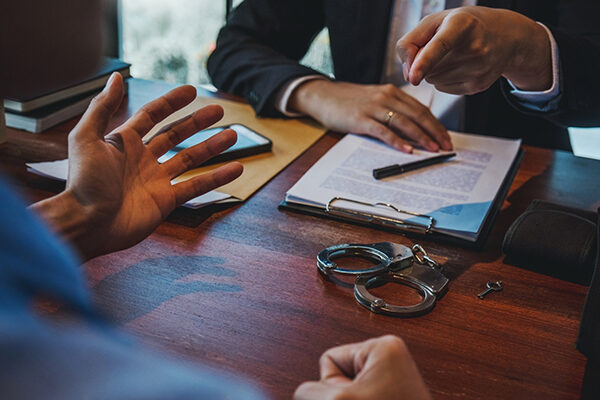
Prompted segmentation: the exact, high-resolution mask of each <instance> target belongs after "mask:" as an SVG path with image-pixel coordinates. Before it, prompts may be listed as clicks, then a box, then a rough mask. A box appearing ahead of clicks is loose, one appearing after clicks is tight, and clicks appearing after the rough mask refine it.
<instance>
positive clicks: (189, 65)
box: [120, 0, 333, 85]
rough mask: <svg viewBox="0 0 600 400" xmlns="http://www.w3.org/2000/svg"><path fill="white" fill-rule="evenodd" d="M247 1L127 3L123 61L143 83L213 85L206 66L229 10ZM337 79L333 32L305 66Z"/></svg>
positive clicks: (124, 5) (122, 9) (321, 37)
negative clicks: (333, 54) (332, 40)
mask: <svg viewBox="0 0 600 400" xmlns="http://www.w3.org/2000/svg"><path fill="white" fill-rule="evenodd" d="M241 2H242V1H241V0H231V1H225V0H170V1H168V2H167V1H164V0H121V6H120V15H121V19H120V26H121V27H122V32H121V49H120V50H121V53H120V54H121V58H123V59H124V60H125V61H127V62H129V63H131V64H132V67H131V72H132V75H133V76H135V77H137V78H146V79H157V80H164V81H168V82H172V83H191V84H194V85H202V84H208V83H210V78H209V77H208V74H207V72H206V60H207V58H208V56H209V54H210V53H211V52H212V50H213V49H214V48H215V41H216V38H217V34H218V33H219V29H220V28H221V26H222V25H223V24H224V23H225V17H226V10H227V6H228V4H230V5H231V6H232V7H235V6H237V5H238V4H239V3H241ZM302 62H303V63H304V64H307V65H310V66H311V67H313V68H316V69H317V70H319V71H321V72H324V73H327V74H331V72H332V70H333V68H332V64H331V56H330V52H329V36H328V34H327V31H326V30H324V31H323V32H321V34H320V35H319V37H318V38H317V40H316V41H315V43H314V45H313V46H312V48H311V49H310V52H309V53H308V54H307V55H306V57H305V58H304V59H303V60H302Z"/></svg>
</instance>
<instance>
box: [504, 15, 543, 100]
mask: <svg viewBox="0 0 600 400" xmlns="http://www.w3.org/2000/svg"><path fill="white" fill-rule="evenodd" d="M520 17H522V18H525V19H526V26H527V28H526V29H524V30H523V31H522V32H523V34H522V35H520V36H519V37H517V38H515V42H516V45H515V49H514V51H513V54H514V56H513V59H512V62H511V63H509V65H508V67H507V70H506V71H505V73H503V74H502V76H503V77H505V78H506V79H508V80H509V81H511V82H512V83H513V85H515V86H516V87H517V88H518V89H519V90H523V91H539V92H541V91H545V90H548V89H550V88H551V87H552V82H553V75H552V49H551V44H550V38H549V36H548V33H547V31H546V29H545V28H544V27H543V26H541V25H540V24H538V23H536V22H535V21H532V20H530V19H529V18H526V17H523V16H520ZM523 38H528V39H527V40H523Z"/></svg>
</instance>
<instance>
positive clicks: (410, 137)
mask: <svg viewBox="0 0 600 400" xmlns="http://www.w3.org/2000/svg"><path fill="white" fill-rule="evenodd" d="M289 106H290V109H292V110H294V111H297V112H300V113H302V114H305V115H309V116H311V117H313V118H314V119H316V120H317V121H319V122H320V123H322V124H323V125H324V126H325V127H327V128H328V129H331V130H334V131H337V132H343V133H345V132H352V133H358V134H362V135H369V136H372V137H375V138H377V139H379V140H381V141H383V142H385V143H387V144H389V145H390V146H392V147H394V148H396V149H398V150H400V151H403V152H405V153H410V152H412V150H413V145H414V144H416V145H418V146H420V147H423V148H424V149H427V150H429V151H437V150H439V149H440V148H441V149H443V150H451V149H452V143H451V141H450V136H449V135H448V132H447V131H446V129H445V128H444V126H443V125H442V124H441V123H440V122H439V121H438V120H437V119H436V118H435V117H434V116H433V115H432V114H431V112H430V111H429V109H428V108H427V107H425V106H424V105H423V104H421V103H419V102H418V101H417V100H415V99H414V98H412V97H411V96H409V95H407V94H406V93H404V92H403V91H402V90H400V89H399V88H397V87H396V86H394V85H358V84H354V83H346V82H331V81H329V80H324V79H315V80H310V81H307V82H305V83H303V84H301V85H300V86H299V87H298V88H297V89H296V90H294V92H293V93H292V95H291V97H290V101H289ZM390 113H391V114H390Z"/></svg>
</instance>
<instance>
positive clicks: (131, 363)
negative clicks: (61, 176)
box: [0, 179, 264, 400]
mask: <svg viewBox="0 0 600 400" xmlns="http://www.w3.org/2000/svg"><path fill="white" fill-rule="evenodd" d="M0 199H1V202H2V206H1V207H0V221H2V222H1V224H0V393H1V395H2V398H6V399H34V398H43V399H62V400H65V399H189V398H201V399H249V400H254V399H263V398H264V397H263V396H262V395H261V394H260V393H259V392H257V391H256V390H255V389H254V388H252V387H251V386H249V385H247V384H245V383H243V382H241V381H240V380H239V378H237V377H234V376H227V375H226V374H223V373H220V372H216V371H212V370H210V369H208V368H202V367H199V366H193V365H187V364H183V363H181V362H176V361H174V360H171V359H169V358H168V357H166V356H162V355H160V354H157V353H153V352H151V351H148V350H146V349H144V348H143V347H142V346H140V345H138V344H137V343H135V341H134V340H133V339H131V338H130V337H128V336H126V335H124V334H122V333H120V332H118V331H117V330H116V329H114V328H113V327H111V326H110V325H108V324H107V323H105V322H104V321H103V320H102V319H101V318H100V317H99V316H98V314H96V312H95V310H94V307H93V305H92V303H91V300H90V295H89V292H88V291H87V288H86V286H85V282H84V279H83V277H82V274H81V272H80V269H79V265H78V262H77V259H76V258H75V257H74V255H73V253H72V252H71V251H70V249H68V248H67V246H66V245H65V244H64V243H61V242H60V241H59V239H58V238H57V237H55V236H54V235H52V234H51V233H50V232H49V230H48V229H47V228H46V227H45V226H44V225H43V223H42V222H41V221H40V220H39V219H38V218H36V217H35V216H34V215H32V214H31V213H30V212H29V211H28V210H27V209H26V208H25V207H24V205H23V202H22V201H21V200H20V199H18V198H17V197H16V196H15V195H14V193H12V192H11V190H10V189H9V188H8V186H7V184H6V183H5V182H4V181H3V180H2V179H0ZM42 294H43V295H45V296H50V297H52V298H54V299H56V300H58V301H60V302H61V303H62V304H64V305H65V306H67V307H66V308H67V309H69V310H71V311H70V314H69V316H68V317H66V318H60V321H58V320H52V319H51V318H44V317H41V316H38V315H36V314H35V313H34V312H33V310H32V307H31V303H32V301H33V299H34V298H35V297H36V296H39V295H42Z"/></svg>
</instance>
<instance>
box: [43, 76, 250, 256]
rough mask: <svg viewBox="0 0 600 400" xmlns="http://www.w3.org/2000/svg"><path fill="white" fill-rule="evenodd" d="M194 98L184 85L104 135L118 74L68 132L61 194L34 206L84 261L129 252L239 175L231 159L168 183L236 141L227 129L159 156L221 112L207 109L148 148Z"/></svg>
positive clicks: (119, 93)
mask: <svg viewBox="0 0 600 400" xmlns="http://www.w3.org/2000/svg"><path fill="white" fill-rule="evenodd" d="M195 96H196V90H195V89H194V87H192V86H182V87H179V88H177V89H174V90H172V91H170V92H169V93H167V94H166V95H164V96H162V97H160V98H158V99H156V100H154V101H152V102H150V103H148V104H146V105H145V106H144V107H142V108H141V109H140V110H139V111H138V112H137V113H136V114H135V115H133V116H132V117H131V118H130V119H129V120H128V121H126V122H125V123H124V124H123V125H121V126H119V127H118V128H116V129H114V130H113V131H112V132H110V133H109V134H108V135H106V136H104V134H105V131H106V127H107V125H108V122H109V120H110V118H111V116H112V115H113V113H114V112H115V111H116V110H117V108H118V107H119V105H120V103H121V100H122V98H123V79H122V77H121V76H120V75H119V74H113V76H112V77H111V79H110V80H109V82H108V83H107V85H106V88H105V89H104V91H103V92H102V93H101V94H99V95H98V96H97V97H96V98H95V99H94V100H93V101H92V104H91V105H90V107H89V108H88V110H87V111H86V113H85V114H84V116H83V117H82V118H81V121H80V122H79V124H77V126H76V127H75V128H74V129H73V131H72V132H71V133H70V134H69V176H68V179H67V186H66V189H65V191H64V192H62V193H60V194H58V195H57V196H54V197H52V198H50V199H47V200H44V201H42V202H39V203H36V204H34V205H33V206H32V208H33V209H35V210H36V211H38V212H39V213H40V214H41V216H42V217H43V218H44V219H46V220H47V221H48V222H49V223H50V225H51V226H52V227H53V228H54V229H55V230H56V231H58V233H59V234H61V235H62V236H63V237H65V238H66V239H67V240H68V241H70V242H71V243H72V244H73V245H74V246H75V248H76V249H77V250H78V251H79V253H80V255H81V256H82V257H83V258H84V259H89V258H91V257H94V256H97V255H100V254H105V253H109V252H113V251H116V250H121V249H125V248H127V247H130V246H132V245H134V244H136V243H138V242H140V241H141V240H142V239H144V238H145V237H146V236H148V235H149V234H150V233H151V232H152V231H153V230H154V229H155V228H156V227H157V226H158V224H159V223H160V222H161V221H162V220H163V219H164V218H165V217H166V216H167V215H168V214H169V213H170V212H171V211H172V210H173V209H174V208H175V207H176V206H178V205H180V204H182V203H184V202H186V201H187V200H189V199H192V198H194V197H196V196H199V195H200V194H203V193H206V192H208V191H210V190H212V189H215V188H217V187H219V186H222V185H224V184H226V183H228V182H230V181H232V180H233V179H235V178H237V177H238V176H239V175H240V174H241V173H242V166H241V164H239V163H236V162H233V163H229V164H227V165H224V166H222V167H220V168H217V169H215V170H213V171H211V172H208V173H206V174H203V175H201V176H198V177H195V178H192V179H190V180H188V181H185V182H181V183H178V184H175V185H172V184H171V179H173V178H175V177H176V176H178V175H180V174H182V173H183V172H185V171H187V170H188V169H190V168H194V167H197V166H198V165H200V164H201V163H202V162H204V161H206V160H208V159H209V158H211V157H213V156H215V155H217V154H219V153H221V152H222V151H224V150H226V149H227V148H229V147H230V146H231V145H233V144H234V143H235V141H236V139H237V137H236V133H235V132H234V131H232V130H225V131H223V132H221V133H220V134H218V135H215V136H213V137H212V138H210V139H208V140H207V141H205V142H203V143H200V144H198V145H196V146H194V147H192V148H189V149H186V150H184V151H181V152H180V153H179V154H178V155H177V156H175V157H173V158H172V159H170V160H169V161H167V162H165V163H164V164H159V163H158V162H157V158H158V157H160V156H161V155H162V154H164V153H165V152H167V151H168V150H169V149H171V148H172V147H174V146H175V145H176V144H178V143H179V142H181V141H183V140H185V139H186V138H188V137H189V136H191V135H192V134H194V133H195V132H197V131H199V130H201V129H204V128H206V127H208V126H210V125H212V124H214V123H215V122H217V121H218V120H219V119H221V117H222V115H223V110H222V108H221V107H219V106H208V107H205V108H203V109H200V110H198V111H196V112H194V113H193V114H192V115H191V116H189V117H187V118H184V119H182V120H180V121H178V122H177V123H175V124H172V125H170V126H169V127H167V128H166V129H164V130H163V132H162V133H160V134H159V135H157V136H155V137H154V139H153V140H151V141H150V143H148V144H144V143H143V142H142V137H143V136H145V134H146V133H148V131H150V129H152V127H154V125H156V124H157V123H158V122H160V121H162V120H163V119H164V118H165V117H167V116H168V115H170V114H171V113H173V112H174V111H176V110H178V109H180V108H183V107H184V106H186V105H187V104H189V103H190V102H191V101H192V100H193V99H194V98H195Z"/></svg>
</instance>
